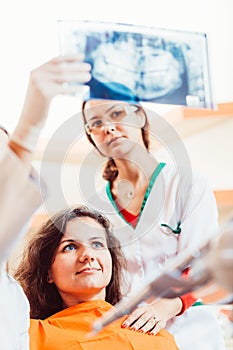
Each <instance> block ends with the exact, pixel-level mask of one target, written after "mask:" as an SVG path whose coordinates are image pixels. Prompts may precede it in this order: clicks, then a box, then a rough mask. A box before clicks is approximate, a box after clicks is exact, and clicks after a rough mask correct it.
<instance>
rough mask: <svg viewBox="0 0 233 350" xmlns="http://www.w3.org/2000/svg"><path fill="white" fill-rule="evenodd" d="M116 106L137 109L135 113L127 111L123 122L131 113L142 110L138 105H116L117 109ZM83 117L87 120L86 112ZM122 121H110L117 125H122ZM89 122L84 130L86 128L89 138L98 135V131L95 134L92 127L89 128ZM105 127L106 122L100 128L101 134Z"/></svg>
mask: <svg viewBox="0 0 233 350" xmlns="http://www.w3.org/2000/svg"><path fill="white" fill-rule="evenodd" d="M116 106H122V107H124V109H126V108H129V107H131V106H132V107H136V110H135V111H128V112H127V111H125V112H126V115H125V116H124V117H123V118H122V119H121V120H123V119H124V118H125V117H126V116H127V115H129V114H131V113H136V112H138V111H139V110H140V108H141V106H139V105H137V104H127V105H120V104H119V105H115V106H114V107H116ZM83 116H84V118H85V119H86V116H85V112H84V110H83ZM121 120H120V121H110V123H113V124H117V123H122V122H121ZM89 122H90V121H88V122H86V123H85V124H84V128H85V131H86V133H87V134H88V135H89V136H91V135H93V134H94V135H95V134H98V131H97V132H96V133H95V132H94V133H93V132H92V131H90V129H91V128H90V127H89ZM105 125H106V121H105V123H103V125H101V126H100V127H99V132H100V131H102V128H104V127H105ZM97 130H98V128H97Z"/></svg>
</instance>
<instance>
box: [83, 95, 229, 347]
mask: <svg viewBox="0 0 233 350" xmlns="http://www.w3.org/2000/svg"><path fill="white" fill-rule="evenodd" d="M82 115H83V121H84V125H85V131H86V135H87V138H88V140H89V141H90V142H91V143H92V144H93V146H94V147H95V149H97V150H98V152H99V153H100V154H101V155H102V156H104V157H106V158H107V159H108V160H107V162H106V164H105V168H104V171H103V178H104V179H105V180H106V181H107V184H106V187H105V188H103V189H102V190H101V191H100V192H99V191H97V193H95V194H94V195H92V196H90V198H89V194H88V193H86V194H85V196H86V200H87V202H88V203H89V204H91V205H92V206H93V207H94V208H96V209H98V210H101V211H102V212H103V213H104V214H105V215H107V216H108V217H109V219H110V220H111V222H112V223H113V224H114V229H115V235H116V236H117V238H118V239H119V240H120V242H121V245H122V248H123V251H124V253H125V256H126V258H127V272H126V275H127V278H128V279H129V281H130V286H131V289H130V291H127V296H128V297H130V296H131V295H132V294H133V293H135V292H136V291H137V290H138V289H139V288H141V287H142V286H143V285H145V284H146V282H147V281H148V279H149V278H151V276H153V274H154V275H156V273H157V272H158V271H159V270H160V268H161V267H162V266H164V264H165V263H166V262H167V261H168V260H169V259H171V258H172V257H174V256H176V255H177V254H179V252H181V251H182V250H184V249H186V248H190V249H192V250H193V249H195V248H196V247H199V246H201V245H202V244H203V243H204V242H205V241H207V240H208V239H211V238H212V237H213V236H214V235H215V234H216V231H217V228H218V212H217V207H216V201H215V198H214V195H213V193H212V191H211V189H210V187H209V185H208V183H207V181H206V179H205V178H204V177H202V176H201V175H199V174H197V173H196V172H193V171H192V170H191V167H190V166H189V163H188V164H187V163H186V164H185V159H184V158H182V154H180V155H178V154H176V150H175V149H174V150H173V149H170V151H171V153H172V155H173V157H174V158H175V163H176V164H175V166H172V165H169V164H165V163H159V162H158V161H157V160H156V159H155V157H154V156H153V155H152V154H151V153H150V151H149V146H150V138H149V136H150V135H149V123H148V117H147V113H146V111H145V110H144V109H143V108H142V106H140V105H138V104H130V103H127V102H120V101H116V100H115V101H113V100H88V101H85V102H84V103H83V108H82ZM155 120H156V123H157V130H159V129H161V130H164V131H165V134H166V132H167V131H169V128H170V130H171V126H170V127H169V126H168V124H166V123H165V121H164V120H163V119H162V118H159V116H157V118H155ZM164 127H165V129H164ZM173 132H174V130H173ZM159 136H160V139H162V140H163V135H159ZM177 139H178V137H177ZM163 141H164V142H165V143H166V140H165V139H164V140H163ZM179 143H180V145H181V146H182V142H181V141H179ZM166 146H167V147H168V148H169V144H166ZM176 146H177V145H176ZM181 148H182V147H181ZM177 149H179V147H178V148H177ZM179 157H181V160H179V159H178V158H179ZM86 180H87V179H86V178H85V181H86ZM81 181H82V178H81ZM81 186H82V183H81ZM88 188H89V190H90V191H91V189H92V185H90V186H88ZM90 193H91V192H90ZM187 270H188V269H187ZM185 273H188V271H184V274H185ZM195 301H196V300H195V298H194V296H193V295H192V294H187V295H185V296H181V297H180V298H175V299H163V298H162V299H160V300H159V301H158V300H157V301H156V300H155V301H153V302H151V303H150V304H147V303H145V304H143V305H140V306H139V307H138V308H137V309H136V310H135V311H134V312H132V314H131V315H130V316H129V317H128V318H127V319H126V320H125V321H124V323H123V324H122V327H129V328H131V329H134V330H141V332H144V331H145V329H146V327H147V323H148V322H150V323H151V322H152V320H153V321H154V323H155V326H154V329H153V331H152V333H153V334H157V332H159V330H161V329H162V328H165V327H166V326H167V327H168V328H169V330H170V331H172V332H174V335H175V338H176V341H177V344H178V346H179V348H180V349H181V350H184V349H189V350H190V349H195V350H198V349H200V350H202V349H203V348H205V349H216V350H217V349H218V350H219V349H224V346H223V340H222V337H221V334H220V328H219V327H218V323H217V321H216V320H215V319H214V317H212V314H210V313H209V310H206V308H207V306H199V307H195V308H194V307H192V308H189V307H190V306H191V305H192V304H194V303H195ZM187 308H189V310H188V311H187V312H185V311H186V309H187ZM201 308H202V309H201ZM178 315H181V316H179V317H176V318H175V316H178ZM198 315H200V316H198ZM189 319H190V322H188V320H189ZM192 320H193V321H192ZM194 320H198V322H197V323H195V321H194ZM202 321H203V322H204V324H203V322H202ZM206 322H207V323H206ZM207 324H208V329H205V327H207ZM189 325H191V328H190V327H189ZM197 325H200V327H198V328H197ZM190 331H191V332H192V338H191V339H192V341H190V340H188V339H190V337H189V334H188V333H189V332H190ZM193 332H198V337H197V339H196V342H195V340H193ZM209 332H210V334H211V338H210V337H209Z"/></svg>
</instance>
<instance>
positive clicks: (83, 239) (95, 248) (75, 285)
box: [49, 217, 112, 307]
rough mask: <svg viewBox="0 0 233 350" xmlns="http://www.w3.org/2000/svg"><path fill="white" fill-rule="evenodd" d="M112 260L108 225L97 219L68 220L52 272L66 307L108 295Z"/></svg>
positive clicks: (50, 273)
mask: <svg viewBox="0 0 233 350" xmlns="http://www.w3.org/2000/svg"><path fill="white" fill-rule="evenodd" d="M111 275H112V260H111V255H110V252H109V250H108V246H107V241H106V235H105V229H104V228H103V227H102V226H101V225H100V224H99V223H98V222H96V221H95V220H94V219H92V218H89V217H81V218H77V219H74V220H72V221H70V222H68V224H67V227H66V231H65V234H64V236H63V237H62V239H61V241H60V244H59V246H58V249H57V252H56V254H55V258H54V261H53V263H52V266H51V269H50V272H49V282H50V283H54V284H55V285H56V287H57V289H58V292H59V293H60V295H61V297H62V299H63V302H64V304H65V306H66V307H69V306H72V305H75V304H77V303H80V302H82V301H89V300H93V299H95V300H96V299H103V300H104V299H105V287H106V286H107V285H108V284H109V282H110V279H111Z"/></svg>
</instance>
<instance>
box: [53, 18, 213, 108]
mask: <svg viewBox="0 0 233 350" xmlns="http://www.w3.org/2000/svg"><path fill="white" fill-rule="evenodd" d="M59 36H60V50H61V53H62V54H66V53H74V52H83V53H84V54H85V61H87V62H89V63H90V64H91V65H92V79H91V81H90V82H89V83H87V85H88V86H89V88H90V89H89V93H88V96H86V98H106V99H117V100H126V101H130V102H137V101H145V102H146V101H147V102H155V103H166V104H175V105H185V106H191V107H200V108H213V107H214V101H213V97H212V87H211V81H210V70H209V62H208V60H209V58H208V43H207V37H206V34H205V33H196V32H186V31H177V30H167V29H157V28H149V27H144V26H136V25H127V24H116V23H105V22H95V21H59ZM84 98H85V96H84Z"/></svg>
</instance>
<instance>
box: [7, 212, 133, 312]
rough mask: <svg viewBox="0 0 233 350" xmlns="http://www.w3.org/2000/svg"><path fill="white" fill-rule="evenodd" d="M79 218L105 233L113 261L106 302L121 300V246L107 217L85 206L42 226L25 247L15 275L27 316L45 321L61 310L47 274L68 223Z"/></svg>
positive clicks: (55, 216)
mask: <svg viewBox="0 0 233 350" xmlns="http://www.w3.org/2000/svg"><path fill="white" fill-rule="evenodd" d="M82 217H89V218H92V219H93V220H95V221H96V222H97V223H99V224H100V226H102V227H103V228H104V230H105V235H106V241H107V246H108V250H109V252H110V255H111V259H112V277H111V280H110V282H109V284H108V286H107V287H106V298H105V300H106V301H107V302H109V303H110V304H112V305H115V304H116V303H118V302H119V301H120V300H121V298H122V294H121V288H120V286H121V285H122V282H123V276H122V270H123V268H126V260H125V258H124V256H123V253H122V250H121V247H120V243H119V241H118V240H117V238H116V237H115V236H114V235H113V233H112V229H111V225H110V222H109V220H108V219H107V218H105V217H104V216H103V215H101V214H100V213H98V212H96V211H92V210H90V209H89V208H88V207H86V206H80V207H77V208H73V209H65V210H63V211H60V212H58V213H57V214H55V215H54V216H53V217H52V218H50V219H49V220H48V221H47V222H45V224H43V225H42V226H41V227H40V229H39V231H38V232H37V233H36V234H34V235H33V236H32V237H31V239H30V240H29V242H28V245H27V247H26V248H25V251H24V254H23V258H22V260H21V262H20V264H19V266H18V268H17V270H16V272H15V274H14V277H15V278H16V279H17V280H18V281H19V283H20V284H21V286H22V287H23V289H24V292H25V294H26V296H27V298H28V300H29V303H30V317H31V318H34V319H45V318H47V317H49V316H51V315H53V314H55V313H57V312H59V311H61V310H63V308H64V307H63V301H62V298H61V296H60V294H59V292H58V290H57V288H56V286H55V284H54V283H49V281H48V274H49V270H50V268H51V265H52V263H53V261H54V257H55V254H56V251H57V248H58V246H59V243H60V241H61V239H62V237H63V235H64V233H65V230H66V226H67V223H68V222H70V221H72V220H74V219H77V218H82Z"/></svg>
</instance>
